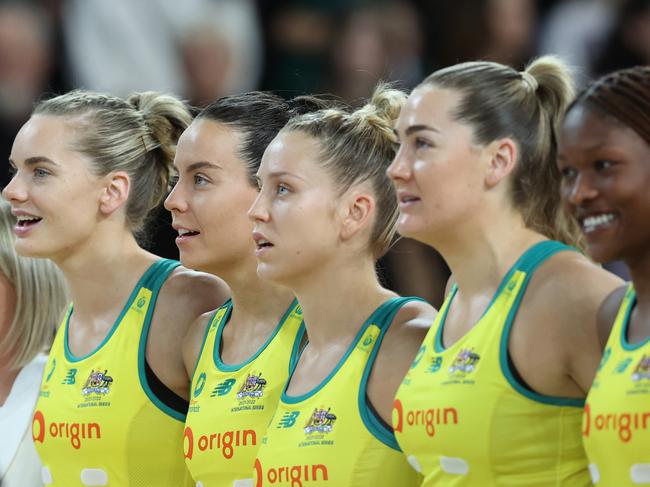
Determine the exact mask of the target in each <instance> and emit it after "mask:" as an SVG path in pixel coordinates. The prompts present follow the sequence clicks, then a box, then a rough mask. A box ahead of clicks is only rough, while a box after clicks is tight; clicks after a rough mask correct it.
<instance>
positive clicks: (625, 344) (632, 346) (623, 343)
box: [621, 285, 650, 352]
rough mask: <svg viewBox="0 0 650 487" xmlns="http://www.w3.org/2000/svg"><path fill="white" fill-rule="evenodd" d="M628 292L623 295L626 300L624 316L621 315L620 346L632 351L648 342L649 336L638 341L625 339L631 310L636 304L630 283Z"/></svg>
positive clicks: (649, 341)
mask: <svg viewBox="0 0 650 487" xmlns="http://www.w3.org/2000/svg"><path fill="white" fill-rule="evenodd" d="M628 292H629V293H630V294H629V297H628V294H627V293H626V296H625V300H626V301H627V303H626V304H627V308H626V310H625V316H624V317H623V326H621V346H622V347H623V349H624V350H626V351H628V352H634V351H635V350H638V349H640V348H642V347H644V346H645V345H646V344H648V343H650V336H648V337H646V338H644V339H643V340H641V341H640V342H638V343H630V342H629V341H628V340H627V332H628V330H629V329H630V318H631V317H632V310H634V306H636V292H635V291H634V288H633V287H632V285H630V290H629V291H628Z"/></svg>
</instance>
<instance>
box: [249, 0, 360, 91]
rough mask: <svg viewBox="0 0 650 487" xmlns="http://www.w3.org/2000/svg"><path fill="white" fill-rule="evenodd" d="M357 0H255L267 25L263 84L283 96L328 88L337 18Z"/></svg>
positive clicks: (263, 86) (336, 33)
mask: <svg viewBox="0 0 650 487" xmlns="http://www.w3.org/2000/svg"><path fill="white" fill-rule="evenodd" d="M357 2H358V0H275V1H273V2H269V1H265V0H258V6H259V9H260V11H261V14H262V18H263V20H264V25H265V28H266V31H265V39H266V56H265V58H266V64H265V73H264V77H263V82H262V88H263V89H267V90H272V91H275V92H277V93H279V94H282V95H284V96H286V97H290V96H293V95H295V94H300V93H321V92H324V91H327V88H328V86H327V79H328V77H327V74H328V68H329V54H330V49H331V47H332V45H333V44H334V42H335V41H336V39H337V37H338V35H339V34H338V21H339V19H340V18H341V17H342V16H343V15H344V14H345V13H346V12H348V11H349V10H350V9H352V8H353V7H354V6H355V5H356V4H357Z"/></svg>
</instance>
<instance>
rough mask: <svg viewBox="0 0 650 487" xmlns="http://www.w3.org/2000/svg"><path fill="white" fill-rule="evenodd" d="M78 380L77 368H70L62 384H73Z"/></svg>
mask: <svg viewBox="0 0 650 487" xmlns="http://www.w3.org/2000/svg"><path fill="white" fill-rule="evenodd" d="M76 380H77V369H68V373H67V374H66V376H65V378H64V379H63V380H62V381H61V384H65V385H68V386H71V385H72V384H74V383H75V382H76Z"/></svg>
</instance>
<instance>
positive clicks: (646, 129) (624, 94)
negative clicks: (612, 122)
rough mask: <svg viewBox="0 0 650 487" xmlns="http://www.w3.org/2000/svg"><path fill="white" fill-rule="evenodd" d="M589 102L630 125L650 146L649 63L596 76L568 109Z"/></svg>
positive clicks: (590, 104)
mask: <svg viewBox="0 0 650 487" xmlns="http://www.w3.org/2000/svg"><path fill="white" fill-rule="evenodd" d="M585 104H587V105H589V106H591V107H596V108H597V109H599V110H601V111H603V112H605V113H606V114H607V115H611V116H612V117H614V118H615V119H617V120H618V121H619V122H621V123H622V124H623V125H625V126H627V127H630V128H631V129H632V130H634V131H635V132H636V133H637V134H639V135H640V136H641V137H642V138H643V140H645V141H646V142H647V143H648V144H649V145H650V66H636V67H634V68H628V69H621V70H619V71H614V72H613V73H610V74H608V75H605V76H603V77H602V78H599V79H597V80H596V81H595V82H593V83H592V84H591V85H589V86H588V87H587V88H586V89H585V90H584V91H583V92H582V93H580V94H579V95H578V97H577V98H576V99H575V101H574V102H573V103H571V105H569V108H568V109H567V113H568V112H570V111H571V109H572V108H574V107H576V106H579V105H585Z"/></svg>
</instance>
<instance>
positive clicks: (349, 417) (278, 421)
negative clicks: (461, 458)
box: [249, 85, 435, 487]
mask: <svg viewBox="0 0 650 487" xmlns="http://www.w3.org/2000/svg"><path fill="white" fill-rule="evenodd" d="M405 99H406V96H405V95H404V93H402V92H400V91H398V90H394V89H391V88H390V87H388V86H385V85H380V86H379V87H378V88H377V89H376V90H375V93H374V95H373V96H372V98H371V99H370V100H369V102H368V103H367V104H366V105H365V106H363V107H362V108H360V109H358V110H352V109H350V108H347V107H330V108H325V109H323V110H319V111H315V112H312V113H307V114H304V115H302V116H298V117H295V118H293V119H291V120H290V121H289V123H288V124H287V125H286V126H285V127H284V128H283V129H282V130H281V131H280V133H279V134H278V135H277V137H275V139H274V140H273V141H272V142H271V144H270V145H269V146H268V147H267V149H266V151H265V152H264V156H263V158H262V164H261V166H260V168H259V170H258V171H257V179H258V182H259V191H260V192H259V195H258V197H257V200H256V201H255V203H254V204H253V206H252V208H251V209H250V211H249V215H250V217H251V219H252V221H253V224H254V232H253V238H254V240H255V243H256V255H257V273H258V275H259V276H260V277H261V278H262V279H266V280H268V281H271V282H273V283H275V284H278V285H283V286H286V287H287V288H289V289H291V290H292V291H293V292H294V293H295V295H296V297H297V298H298V301H299V303H300V305H301V307H302V310H303V316H304V323H305V329H306V331H307V336H308V343H307V344H306V345H305V347H304V348H303V349H302V351H301V353H300V355H299V358H298V360H297V363H296V365H295V367H294V368H293V372H292V374H291V376H290V378H289V382H288V384H287V385H286V387H285V389H284V392H283V393H282V396H281V398H280V404H279V406H278V408H277V410H276V412H275V415H274V416H273V419H272V420H271V422H270V423H269V428H268V430H267V433H266V436H265V438H264V439H263V440H262V446H261V448H260V451H259V453H258V455H257V459H256V461H255V476H256V484H255V485H266V484H267V483H269V484H270V483H277V484H279V485H303V483H304V485H314V486H327V485H336V486H339V487H346V486H350V487H352V486H358V485H371V486H374V487H389V486H390V487H393V486H396V485H399V486H404V487H409V486H416V485H419V483H420V481H421V479H420V478H419V476H418V474H417V473H416V472H415V471H414V470H413V469H412V468H411V466H410V465H409V464H408V462H407V460H406V457H404V456H403V455H402V454H401V452H400V451H399V448H398V446H397V443H396V442H395V437H394V434H393V430H392V428H391V427H390V426H389V424H390V419H391V408H392V402H393V400H392V398H393V396H394V394H395V391H396V390H397V387H398V385H399V383H400V381H401V379H402V377H403V376H404V374H405V373H406V370H407V369H408V366H409V364H410V363H411V361H412V359H413V357H414V356H415V355H416V353H417V350H418V347H419V345H420V342H421V341H422V338H423V337H424V334H425V333H426V329H427V327H428V324H429V323H430V322H431V320H432V319H433V317H434V315H435V311H434V310H433V308H431V307H430V306H429V305H428V304H426V303H424V302H422V301H421V300H418V299H416V298H401V297H399V296H396V295H395V294H394V293H392V292H391V291H389V290H387V289H384V288H383V287H382V285H381V284H380V282H379V281H378V278H377V274H376V271H375V263H376V261H377V259H378V258H379V257H381V256H382V255H383V254H384V252H386V250H387V249H388V247H389V246H390V244H391V242H392V241H393V238H394V234H395V219H396V217H397V203H396V199H395V194H394V191H393V189H392V187H391V185H390V182H389V180H388V178H387V176H386V168H387V167H388V165H389V164H390V161H391V160H392V158H393V157H394V155H395V148H396V139H395V134H394V132H393V124H394V121H395V119H396V118H397V116H398V115H399V111H400V109H401V107H402V105H403V103H404V101H405Z"/></svg>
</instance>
